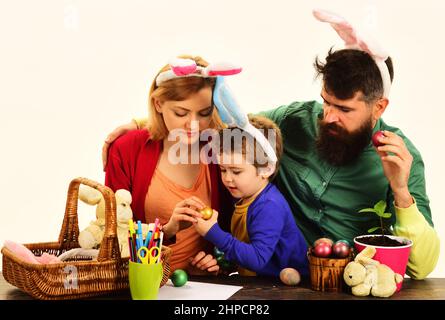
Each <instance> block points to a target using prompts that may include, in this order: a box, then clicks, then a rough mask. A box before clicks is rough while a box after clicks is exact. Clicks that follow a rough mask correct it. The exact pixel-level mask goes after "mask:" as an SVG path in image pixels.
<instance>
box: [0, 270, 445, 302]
mask: <svg viewBox="0 0 445 320" xmlns="http://www.w3.org/2000/svg"><path fill="white" fill-rule="evenodd" d="M189 280H191V281H198V282H211V283H220V284H228V285H238V286H243V288H242V289H241V290H239V291H238V292H236V293H235V294H234V295H233V296H231V297H230V299H229V300H367V299H369V300H376V299H378V298H375V297H372V296H368V297H355V296H353V295H352V294H350V293H347V292H342V293H331V292H320V291H313V290H311V289H310V284H309V282H308V279H303V281H302V282H301V283H300V284H299V285H298V286H296V287H289V286H285V285H283V284H282V283H281V282H280V281H279V280H278V279H274V278H263V277H239V276H231V277H227V276H225V277H223V276H220V277H208V276H192V277H190V279H189ZM29 299H32V297H31V296H29V295H28V294H26V293H24V292H22V291H21V290H19V289H17V288H15V287H13V286H12V285H10V284H9V283H7V282H6V281H5V279H4V278H3V276H2V275H1V274H0V300H29ZM95 299H105V300H109V299H117V300H129V299H131V297H130V292H129V290H125V291H121V292H119V293H117V294H112V295H104V296H100V297H97V298H95ZM384 300H445V278H428V279H425V280H421V281H419V280H411V279H408V278H406V279H405V280H404V282H403V289H402V290H401V291H400V292H399V293H396V294H394V295H393V296H392V297H391V298H387V299H384Z"/></svg>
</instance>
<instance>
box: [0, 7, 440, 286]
mask: <svg viewBox="0 0 445 320" xmlns="http://www.w3.org/2000/svg"><path fill="white" fill-rule="evenodd" d="M315 7H319V8H325V9H330V10H333V11H336V12H338V13H340V14H341V15H343V16H344V17H346V18H347V19H349V20H350V21H351V22H352V23H354V24H356V25H358V26H360V27H361V28H364V29H367V30H368V31H370V32H372V33H373V34H374V35H375V36H376V37H377V38H378V39H379V40H380V42H381V44H382V45H384V46H385V48H386V49H387V50H388V51H389V52H390V53H391V56H392V57H393V61H394V66H395V80H394V84H393V87H392V92H391V99H390V101H391V102H390V105H389V107H388V109H387V111H386V112H385V114H384V119H385V121H386V122H387V123H388V124H391V125H394V126H398V127H399V128H401V129H402V130H403V132H404V133H405V134H406V135H407V136H408V137H409V138H410V139H411V140H412V141H413V142H414V144H415V145H416V146H417V148H418V149H419V150H420V151H421V153H422V155H423V158H424V161H425V164H426V181H427V192H428V195H429V197H430V200H431V209H432V213H433V220H434V223H435V226H436V230H437V231H438V233H439V235H440V236H442V235H443V234H444V232H445V216H444V209H445V205H444V202H443V179H444V173H443V169H442V166H443V163H445V157H444V151H443V149H444V144H443V141H442V139H443V135H444V134H443V118H444V115H445V111H444V108H445V106H444V105H443V104H444V103H443V99H442V94H443V92H444V82H443V75H444V74H445V63H444V61H443V52H444V49H445V46H444V41H443V37H444V35H443V32H444V30H445V22H444V20H445V19H443V12H444V10H445V2H444V1H440V0H437V1H433V0H423V1H403V2H402V1H388V0H381V1H380V0H379V1H377V0H374V1H371V0H362V1H352V0H348V1H346V0H343V1H330V0H323V1H322V0H320V1H297V0H288V1H284V0H283V1H281V0H274V1H270V0H269V1H259V0H256V1H240V0H226V1H215V0H203V1H193V0H189V1H167V0H163V1H149V0H139V1H105V0H103V1H87V0H83V1H81V0H79V1H74V0H72V1H69V0H64V1H63V0H52V1H50V0H40V1H31V0H29V1H23V0H15V1H6V0H0V139H1V144H0V148H1V158H0V161H1V165H0V200H1V204H0V208H1V209H0V244H1V243H3V241H4V240H5V239H11V240H14V241H17V242H21V243H29V242H42V241H55V240H57V238H58V234H59V231H60V226H61V223H62V218H63V214H64V210H65V202H66V193H67V188H68V184H69V182H70V181H71V179H73V178H74V177H78V176H84V177H88V178H91V179H93V180H96V181H99V182H103V180H104V173H103V171H102V163H101V147H102V142H103V140H104V138H105V137H106V135H107V134H108V133H109V132H110V131H111V130H112V129H113V128H115V127H116V126H118V125H120V124H123V123H126V122H128V121H129V120H130V119H131V118H132V117H143V116H146V114H147V94H148V89H149V86H150V84H151V81H152V79H153V77H154V76H155V74H156V73H157V71H158V69H159V68H160V67H162V66H163V65H164V64H165V63H166V62H167V61H168V59H169V58H170V57H172V56H175V55H178V54H184V53H187V54H193V55H201V56H202V57H204V58H205V59H206V60H207V61H209V62H212V61H222V60H223V61H233V62H237V63H239V64H241V65H242V66H243V68H244V71H243V72H242V73H241V74H240V75H238V76H236V77H233V78H232V79H230V85H231V87H232V90H233V91H234V92H236V94H237V97H238V101H239V102H240V103H241V105H242V106H243V108H244V109H245V110H246V111H248V112H257V111H260V110H265V109H270V108H273V107H277V106H279V105H281V104H288V103H290V102H292V101H295V100H313V99H317V100H320V97H319V92H320V83H319V82H318V81H314V70H313V67H312V63H313V61H314V58H315V56H316V55H320V57H324V56H325V55H326V53H327V51H328V49H329V48H330V46H332V45H338V44H340V41H339V38H338V37H337V35H336V33H335V32H334V31H333V30H332V29H331V28H330V27H329V26H328V25H327V24H322V23H320V22H317V21H316V20H315V19H314V18H313V16H312V14H311V10H312V9H313V8H315ZM359 187H360V186H359ZM362 187H364V188H365V187H366V181H363V185H362ZM440 201H442V203H441V202H440ZM79 211H80V225H81V228H82V227H85V226H86V225H87V223H88V222H89V220H91V219H92V218H93V214H94V209H93V208H91V207H87V206H86V205H84V206H82V205H81V206H80V207H79ZM444 266H445V259H444V257H443V255H441V258H440V261H439V263H438V265H437V267H436V269H435V271H434V272H433V273H432V274H431V275H430V276H431V277H444V276H445V268H444Z"/></svg>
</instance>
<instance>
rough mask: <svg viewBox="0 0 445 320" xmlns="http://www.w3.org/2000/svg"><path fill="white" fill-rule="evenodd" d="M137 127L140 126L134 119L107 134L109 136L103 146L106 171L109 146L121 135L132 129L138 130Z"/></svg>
mask: <svg viewBox="0 0 445 320" xmlns="http://www.w3.org/2000/svg"><path fill="white" fill-rule="evenodd" d="M137 128H138V125H137V123H136V122H135V121H133V120H132V121H131V122H129V123H127V124H124V125H122V126H119V127H117V128H116V129H114V130H113V132H111V133H110V134H109V135H108V136H107V138H106V139H105V142H104V145H103V147H102V164H103V169H104V171H105V167H106V166H107V158H108V148H109V147H110V144H111V143H112V142H113V141H114V140H116V139H117V138H119V137H120V136H121V135H123V134H125V133H127V132H128V131H131V130H137Z"/></svg>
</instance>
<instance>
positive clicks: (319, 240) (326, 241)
mask: <svg viewBox="0 0 445 320" xmlns="http://www.w3.org/2000/svg"><path fill="white" fill-rule="evenodd" d="M322 242H323V243H327V244H329V245H330V246H332V245H333V244H334V241H332V240H331V239H329V238H320V239H317V240H315V242H314V248H315V247H316V246H318V245H319V244H320V243H322Z"/></svg>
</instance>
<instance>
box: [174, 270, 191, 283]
mask: <svg viewBox="0 0 445 320" xmlns="http://www.w3.org/2000/svg"><path fill="white" fill-rule="evenodd" d="M170 280H171V281H172V283H173V285H174V286H175V287H182V286H183V285H185V284H186V283H187V280H188V276H187V272H185V271H184V270H182V269H176V270H175V271H174V272H173V273H172V275H171V276H170Z"/></svg>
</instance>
